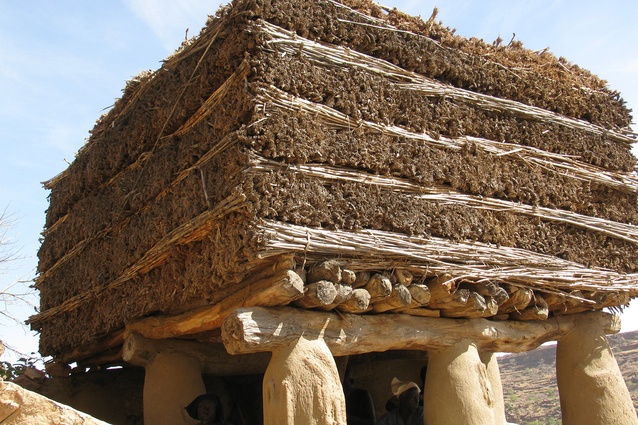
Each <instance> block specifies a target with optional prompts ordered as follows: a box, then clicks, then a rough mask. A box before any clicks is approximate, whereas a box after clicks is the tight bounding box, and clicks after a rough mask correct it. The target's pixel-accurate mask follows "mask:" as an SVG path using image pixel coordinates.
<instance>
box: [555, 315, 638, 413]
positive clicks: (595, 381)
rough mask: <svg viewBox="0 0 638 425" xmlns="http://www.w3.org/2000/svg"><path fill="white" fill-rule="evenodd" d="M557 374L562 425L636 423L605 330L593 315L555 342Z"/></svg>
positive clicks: (630, 402) (632, 406)
mask: <svg viewBox="0 0 638 425" xmlns="http://www.w3.org/2000/svg"><path fill="white" fill-rule="evenodd" d="M556 374H557V380H558V391H559V394H560V407H561V412H562V416H563V425H576V424H591V425H603V424H604V425H610V424H614V425H636V424H638V419H637V418H636V410H635V409H634V405H633V402H632V400H631V396H630V394H629V390H628V389H627V385H626V384H625V381H624V379H623V377H622V375H621V373H620V369H619V368H618V363H616V359H615V358H614V355H613V353H612V352H611V349H610V347H609V343H608V342H607V338H606V337H605V331H604V329H603V327H602V326H601V324H600V323H599V322H598V321H596V320H593V317H592V316H585V317H582V318H581V320H579V321H578V322H577V323H576V326H575V327H574V329H572V330H571V331H570V332H569V333H568V334H567V335H565V337H563V338H562V339H561V340H559V341H558V347H557V348H556Z"/></svg>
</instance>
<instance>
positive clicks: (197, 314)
mask: <svg viewBox="0 0 638 425" xmlns="http://www.w3.org/2000/svg"><path fill="white" fill-rule="evenodd" d="M304 292H305V287H304V282H303V280H302V279H301V277H299V275H297V273H295V272H294V271H292V270H281V271H278V272H277V273H275V274H274V275H273V276H269V277H267V278H264V279H260V280H257V279H255V280H254V281H253V282H251V283H250V284H248V285H246V286H244V287H243V288H242V289H241V290H239V291H237V292H235V293H234V294H231V295H230V296H228V297H226V298H225V299H223V300H221V301H220V302H218V303H217V304H215V305H213V306H211V307H207V308H204V309H201V310H197V311H191V312H187V313H183V314H180V315H176V316H169V317H165V316H157V317H147V318H145V319H142V320H140V321H138V322H134V323H128V324H127V325H126V332H125V335H130V334H132V333H137V334H140V335H143V336H144V337H146V338H151V339H163V338H175V337H180V336H184V335H191V334H195V333H198V332H204V331H208V330H211V329H215V328H219V327H220V326H221V324H222V321H223V320H224V318H225V317H226V315H227V314H228V313H230V312H231V311H232V310H234V309H235V308H238V307H251V306H257V305H261V306H266V307H271V306H277V305H286V304H288V303H290V302H291V301H293V300H295V299H297V298H300V297H302V296H303V295H304Z"/></svg>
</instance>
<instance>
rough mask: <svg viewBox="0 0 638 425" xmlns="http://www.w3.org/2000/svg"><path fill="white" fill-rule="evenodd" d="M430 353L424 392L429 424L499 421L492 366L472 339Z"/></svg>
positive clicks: (486, 424) (482, 424) (479, 424)
mask: <svg viewBox="0 0 638 425" xmlns="http://www.w3.org/2000/svg"><path fill="white" fill-rule="evenodd" d="M428 357H429V360H428V369H427V375H426V378H425V393H424V415H425V423H427V425H450V424H459V425H460V424H472V425H494V424H495V423H498V422H495V414H494V406H495V404H497V402H496V399H497V396H496V395H495V389H494V388H493V387H492V382H491V380H490V376H489V373H488V367H487V365H486V364H485V363H484V362H483V361H482V360H481V357H480V355H479V352H478V350H477V348H476V346H475V345H474V344H473V343H472V342H470V341H468V340H464V341H461V342H459V343H458V344H456V345H454V346H452V347H450V348H448V349H446V350H443V351H429V352H428ZM488 364H489V362H488ZM500 397H501V398H502V394H501V395H500Z"/></svg>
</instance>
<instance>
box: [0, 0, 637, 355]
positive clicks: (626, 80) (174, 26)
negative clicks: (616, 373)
mask: <svg viewBox="0 0 638 425" xmlns="http://www.w3.org/2000/svg"><path fill="white" fill-rule="evenodd" d="M382 4H385V5H387V6H392V7H397V8H398V9H399V10H402V11H404V12H406V13H409V14H412V15H421V16H422V17H423V18H424V19H427V18H428V17H429V16H430V14H431V12H432V9H433V8H434V6H435V5H436V6H437V7H438V8H439V15H438V19H440V20H442V21H443V23H444V24H445V25H447V26H450V27H453V28H456V29H457V34H460V35H463V36H465V37H471V36H474V37H477V38H482V39H484V40H485V41H487V42H492V41H493V40H495V39H496V38H497V37H498V36H500V37H501V38H502V39H504V40H506V41H509V39H510V38H511V37H512V34H513V33H516V39H518V40H520V41H522V42H523V43H524V44H525V46H526V47H528V48H530V49H534V50H538V49H543V48H546V47H549V48H550V50H551V51H552V52H553V53H554V54H556V55H557V56H564V57H565V58H567V59H568V60H569V61H571V62H574V63H576V64H578V65H579V66H581V67H583V68H586V69H589V70H591V71H592V72H594V73H595V74H597V75H599V76H600V77H601V78H603V79H605V80H607V81H608V82H609V86H610V87H611V88H612V89H614V90H618V91H620V92H621V94H622V96H623V98H624V99H625V100H626V101H627V103H628V105H629V107H630V108H632V109H634V110H638V25H636V23H635V20H636V18H637V17H638V3H636V2H627V1H614V0H609V1H607V2H605V4H604V5H603V3H601V2H599V1H550V0H547V1H540V0H532V1H511V0H509V1H502V0H465V1H462V0H445V1H437V2H431V1H423V0H420V1H397V0H393V1H386V2H382ZM219 5H220V2H218V1H202V0H182V1H179V2H176V1H173V0H109V1H104V0H92V1H86V0H74V1H69V0H59V1H55V2H52V1H45V0H31V1H28V2H27V1H11V0H0V148H1V152H2V155H1V156H0V210H2V209H4V208H5V207H6V208H7V210H8V212H9V213H11V214H12V215H13V218H14V219H15V222H16V225H15V226H14V227H12V228H11V229H9V230H8V233H7V235H8V236H9V237H10V238H11V240H12V242H13V245H12V246H13V247H15V248H16V249H19V250H20V251H19V254H20V255H21V256H22V257H23V258H22V259H20V260H19V261H15V262H13V263H11V264H9V265H7V266H6V267H4V269H2V270H0V289H6V288H8V287H9V286H10V285H12V284H13V283H14V282H15V281H17V280H29V279H32V278H33V277H34V272H35V267H36V265H37V250H38V247H39V241H38V239H39V237H40V232H41V231H42V228H43V225H44V219H45V211H46V209H47V206H48V203H47V196H48V192H47V191H45V190H44V189H43V188H42V185H41V183H40V182H42V181H45V180H48V179H50V178H52V177H54V176H55V175H56V174H58V173H60V172H61V171H63V170H64V169H65V168H66V167H67V161H72V160H73V158H74V156H75V153H76V152H77V150H78V149H79V148H80V147H81V146H82V145H83V144H84V142H85V138H86V137H88V131H89V130H90V129H91V128H92V127H93V125H94V123H95V121H96V119H97V118H98V117H99V116H100V115H101V114H103V113H104V112H105V111H106V110H107V109H108V108H109V107H110V106H111V105H112V104H113V103H114V102H115V99H117V98H118V97H120V95H121V90H122V88H123V87H124V85H125V82H126V81H127V80H129V79H131V78H132V77H133V76H135V75H137V74H138V73H140V72H141V71H144V70H147V69H156V68H158V67H159V66H160V65H161V63H160V62H161V60H162V59H163V58H165V57H166V56H168V55H169V54H170V53H171V52H172V51H173V50H174V49H175V48H177V47H178V46H179V45H180V43H181V42H182V41H183V40H184V38H185V35H186V30H187V28H188V29H189V31H188V36H189V37H190V36H194V35H196V34H197V33H199V30H200V28H201V27H202V26H203V25H204V23H205V21H206V17H207V15H209V14H214V13H215V11H216V10H217V8H218V6H219ZM634 128H635V126H634ZM25 287H26V285H22V284H18V285H14V286H12V287H11V291H17V292H23V291H24V290H26V289H25ZM31 300H32V302H34V303H37V298H36V297H35V296H34V297H32V298H31ZM1 307H2V306H0V308H1ZM4 307H5V311H6V312H8V313H9V314H11V315H13V316H15V317H16V318H18V319H19V320H25V319H26V318H27V317H28V316H29V315H30V314H33V312H34V310H33V308H31V307H28V306H24V305H13V304H9V305H5V306H4ZM635 310H638V307H636V306H632V308H630V309H629V310H628V311H627V312H626V313H625V314H624V315H623V330H636V329H638V311H635ZM0 339H3V340H7V341H8V343H9V344H10V345H12V346H14V347H15V348H17V349H19V350H20V351H22V352H31V351H36V350H37V339H36V338H35V337H34V336H33V335H32V334H31V333H30V332H27V331H26V330H23V329H21V328H20V327H19V326H17V325H16V324H15V323H14V322H11V321H10V320H6V319H5V320H2V319H0ZM5 356H6V355H5Z"/></svg>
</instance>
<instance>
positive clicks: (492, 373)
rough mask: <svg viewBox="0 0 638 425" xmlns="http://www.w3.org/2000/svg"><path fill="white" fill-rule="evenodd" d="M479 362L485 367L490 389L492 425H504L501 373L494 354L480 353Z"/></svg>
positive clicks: (505, 421)
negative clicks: (492, 414) (492, 412)
mask: <svg viewBox="0 0 638 425" xmlns="http://www.w3.org/2000/svg"><path fill="white" fill-rule="evenodd" d="M479 355H480V357H481V361H482V362H483V364H484V365H485V368H486V372H487V379H489V381H490V385H491V387H492V391H491V394H492V410H493V411H494V424H495V425H505V424H507V420H506V419H505V401H504V400H503V383H502V382H501V371H500V370H499V368H498V361H497V358H496V354H494V353H489V352H480V353H479Z"/></svg>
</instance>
